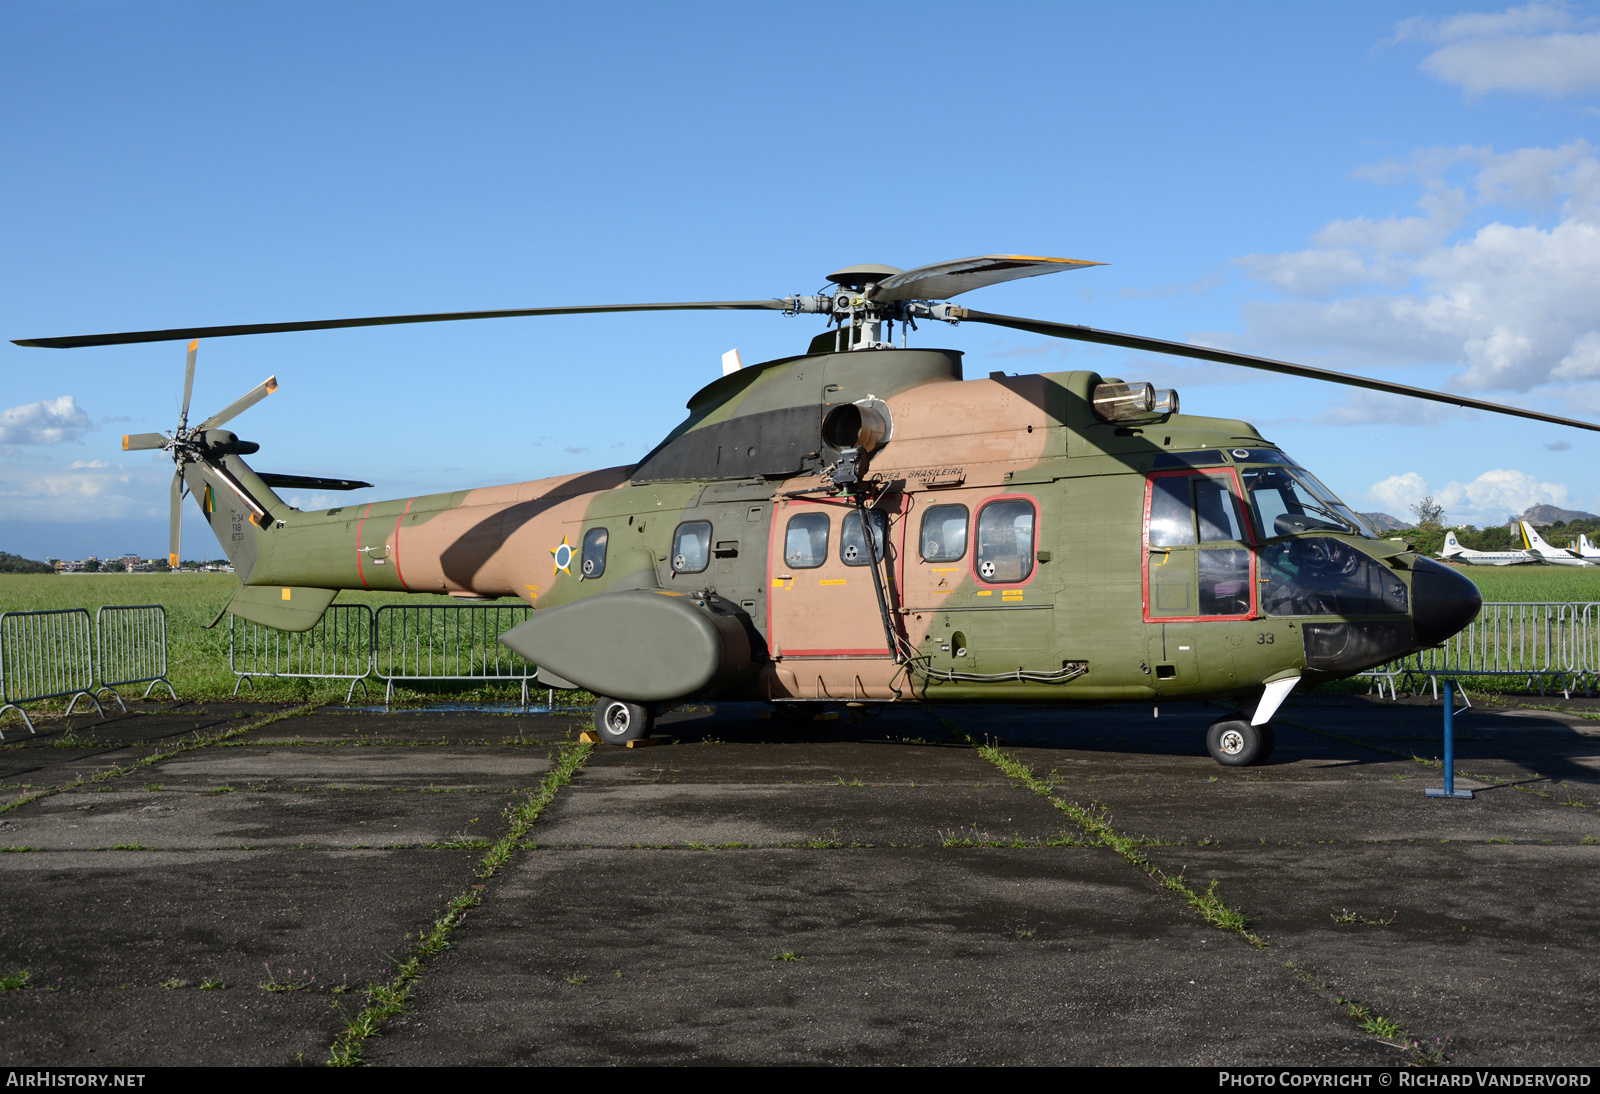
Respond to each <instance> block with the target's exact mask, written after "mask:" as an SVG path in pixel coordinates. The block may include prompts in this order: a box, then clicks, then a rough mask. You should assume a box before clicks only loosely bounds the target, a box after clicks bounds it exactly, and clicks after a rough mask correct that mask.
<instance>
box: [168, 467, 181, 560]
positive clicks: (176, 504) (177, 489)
mask: <svg viewBox="0 0 1600 1094" xmlns="http://www.w3.org/2000/svg"><path fill="white" fill-rule="evenodd" d="M168 520H169V524H168V534H167V563H168V565H170V566H171V567H172V568H173V569H174V570H176V569H177V568H178V542H179V540H180V539H181V538H182V536H183V465H182V464H181V463H180V464H179V465H178V470H177V472H176V473H175V474H174V475H173V476H172V514H171V516H170V517H169V518H168Z"/></svg>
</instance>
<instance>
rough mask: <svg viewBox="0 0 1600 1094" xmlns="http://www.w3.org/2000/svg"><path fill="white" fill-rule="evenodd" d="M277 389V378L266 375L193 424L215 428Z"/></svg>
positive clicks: (198, 426)
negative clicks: (199, 421)
mask: <svg viewBox="0 0 1600 1094" xmlns="http://www.w3.org/2000/svg"><path fill="white" fill-rule="evenodd" d="M277 390H278V378H277V377H276V376H268V377H267V378H266V379H265V380H263V381H261V382H260V383H259V384H257V385H256V386H255V387H253V388H251V389H250V390H249V391H248V392H246V393H245V394H243V395H241V396H239V398H237V399H235V400H234V401H233V402H231V403H229V404H228V405H227V406H225V407H223V408H222V409H221V410H219V411H217V412H216V413H215V414H213V415H211V417H209V418H207V419H206V420H205V421H203V422H201V423H200V424H199V425H197V426H195V428H196V429H199V430H206V429H215V428H217V426H219V425H221V424H222V423H223V422H226V421H229V420H230V419H233V418H237V417H238V416H239V415H240V414H243V413H244V412H245V411H247V410H249V409H250V408H251V407H253V406H255V405H256V404H257V403H259V402H260V401H261V400H262V399H265V398H266V397H267V396H268V395H271V394H272V393H273V392H274V391H277Z"/></svg>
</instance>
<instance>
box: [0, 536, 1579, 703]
mask: <svg viewBox="0 0 1600 1094" xmlns="http://www.w3.org/2000/svg"><path fill="white" fill-rule="evenodd" d="M1459 571H1460V572H1461V573H1463V574H1465V575H1466V576H1467V577H1469V578H1471V579H1472V580H1473V581H1474V582H1475V583H1476V584H1477V586H1478V588H1479V589H1481V590H1482V591H1483V599H1484V600H1485V601H1592V602H1600V567H1595V568H1592V569H1589V568H1577V567H1567V566H1503V567H1492V566H1462V567H1459ZM236 588H238V579H237V578H235V577H234V576H233V575H232V574H62V575H57V574H0V611H37V610H41V609H48V608H87V609H89V613H90V615H93V614H94V610H95V609H96V608H98V607H100V606H102V605H106V604H160V605H162V606H163V607H165V608H166V610H167V658H168V675H169V677H170V679H171V680H172V684H173V687H174V688H176V689H177V691H178V694H179V696H180V697H182V698H184V699H200V700H208V699H220V698H226V697H227V696H228V695H229V694H230V693H231V692H232V690H233V685H234V676H233V673H232V672H230V671H229V669H228V623H227V620H226V619H224V620H223V621H222V622H221V623H219V624H217V626H215V627H213V628H211V629H209V630H208V629H206V624H208V623H210V622H211V621H212V620H213V619H214V618H216V615H217V613H218V612H219V611H221V610H222V606H223V605H224V604H226V603H227V602H228V597H229V596H231V595H232V594H233V590H234V589H236ZM338 603H343V604H367V605H369V606H371V607H373V608H377V607H379V606H380V605H383V604H413V605H419V606H420V605H430V604H459V603H460V601H458V600H452V599H451V598H450V597H448V596H414V595H407V594H405V593H371V592H366V593H358V592H342V593H340V594H339V600H338ZM347 686H348V685H347V684H343V683H338V682H332V683H328V684H323V683H320V682H318V681H313V680H287V679H286V680H271V681H263V682H260V683H258V684H257V688H258V694H260V695H261V696H262V697H264V698H266V697H270V698H304V699H306V700H311V699H326V700H328V701H333V700H335V699H343V697H344V693H345V688H346V687H347ZM441 690H454V691H455V692H456V694H457V697H458V698H459V697H464V696H462V694H461V693H463V692H465V693H466V696H465V697H473V698H477V699H482V700H485V701H489V700H493V701H501V700H506V699H515V698H516V697H517V694H518V689H516V688H510V687H504V686H494V685H490V686H484V687H475V686H472V685H461V686H457V685H450V684H440V685H436V686H435V690H433V691H431V692H430V693H429V694H432V695H437V694H438V692H439V691H441ZM358 694H359V691H358ZM397 694H399V695H401V697H402V698H405V699H408V700H416V699H421V698H426V697H427V696H425V695H423V694H422V693H418V692H414V691H405V692H400V691H399V689H397ZM575 698H577V699H581V696H579V697H575ZM45 707H46V709H48V708H49V707H50V704H45ZM10 718H15V715H11V716H10Z"/></svg>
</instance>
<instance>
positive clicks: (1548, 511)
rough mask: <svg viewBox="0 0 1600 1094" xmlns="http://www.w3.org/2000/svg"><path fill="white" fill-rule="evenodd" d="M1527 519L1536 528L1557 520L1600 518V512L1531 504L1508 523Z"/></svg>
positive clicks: (1569, 521) (1569, 520) (1546, 525)
mask: <svg viewBox="0 0 1600 1094" xmlns="http://www.w3.org/2000/svg"><path fill="white" fill-rule="evenodd" d="M1519 520H1525V521H1527V522H1528V523H1529V524H1531V525H1533V526H1534V527H1535V528H1547V527H1549V526H1550V525H1552V524H1554V523H1555V522H1556V521H1558V520H1561V521H1566V522H1567V523H1568V524H1571V523H1572V522H1573V521H1575V520H1600V514H1596V513H1585V512H1584V511H1583V510H1581V509H1559V508H1557V507H1556V506H1554V505H1530V506H1528V508H1527V511H1526V512H1524V513H1523V514H1522V516H1520V517H1512V518H1511V519H1510V520H1508V521H1506V524H1508V525H1510V524H1515V523H1516V522H1517V521H1519Z"/></svg>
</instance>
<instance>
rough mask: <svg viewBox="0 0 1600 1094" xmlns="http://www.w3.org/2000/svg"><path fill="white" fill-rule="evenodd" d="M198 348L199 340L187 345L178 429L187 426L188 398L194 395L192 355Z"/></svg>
mask: <svg viewBox="0 0 1600 1094" xmlns="http://www.w3.org/2000/svg"><path fill="white" fill-rule="evenodd" d="M199 348H200V339H198V338H196V339H195V340H194V341H193V342H190V343H189V363H188V365H187V366H186V367H185V368H184V371H183V410H182V411H181V412H179V414H178V428H180V429H182V428H183V427H184V426H186V425H188V424H189V396H191V395H193V394H194V355H195V352H196V351H197V350H199Z"/></svg>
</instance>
